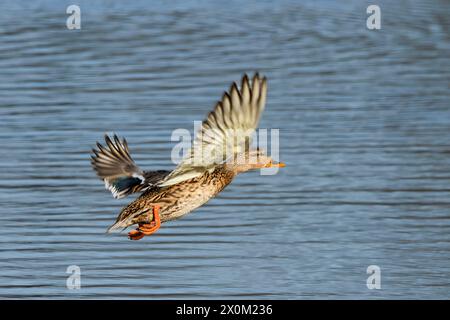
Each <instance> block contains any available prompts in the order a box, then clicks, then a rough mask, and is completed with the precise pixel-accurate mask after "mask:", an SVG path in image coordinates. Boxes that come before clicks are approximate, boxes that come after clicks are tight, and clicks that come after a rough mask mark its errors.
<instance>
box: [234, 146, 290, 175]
mask: <svg viewBox="0 0 450 320" xmlns="http://www.w3.org/2000/svg"><path fill="white" fill-rule="evenodd" d="M230 166H231V167H232V169H233V170H234V171H235V172H236V173H242V172H246V171H250V170H256V169H265V168H283V167H285V166H286V165H285V164H284V163H283V162H276V161H274V160H273V159H272V157H269V156H268V155H266V154H265V153H264V151H262V150H260V149H256V150H250V151H249V152H246V153H245V154H242V156H240V157H238V158H237V159H235V160H234V161H233V163H231V164H230ZM275 173H276V172H275Z"/></svg>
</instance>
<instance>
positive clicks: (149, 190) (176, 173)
mask: <svg viewBox="0 0 450 320" xmlns="http://www.w3.org/2000/svg"><path fill="white" fill-rule="evenodd" d="M266 93H267V80H266V78H262V79H261V78H260V77H259V75H258V74H256V75H255V76H254V77H253V79H252V81H251V83H250V81H249V79H248V77H247V76H246V75H244V77H243V78H242V82H241V88H240V89H238V86H237V84H235V83H234V84H233V85H232V86H231V88H230V91H229V92H226V93H224V95H223V96H222V100H221V101H219V102H218V103H217V104H216V107H215V108H214V110H213V111H212V112H210V113H209V114H208V117H207V118H206V120H205V121H203V123H202V127H201V129H200V131H199V134H198V135H197V137H196V139H195V141H194V144H193V146H192V149H191V151H190V152H188V156H187V157H186V158H185V159H183V161H182V162H181V163H180V164H179V165H178V166H177V167H176V168H175V169H174V170H173V171H171V172H169V171H165V170H158V171H143V170H141V169H140V168H139V167H138V166H137V165H136V163H135V162H134V161H133V159H132V158H131V156H130V153H129V150H128V144H127V142H126V140H125V139H122V140H120V139H119V138H118V137H117V136H114V137H113V139H110V138H109V137H108V136H106V137H105V142H106V147H105V146H103V145H101V144H100V143H97V148H98V149H94V150H93V153H94V155H93V156H92V166H93V168H94V170H95V171H96V172H97V174H98V176H99V177H100V178H101V179H103V181H104V182H105V186H106V188H108V189H109V190H110V191H111V192H112V193H113V195H114V197H116V198H121V197H125V196H127V195H129V194H131V193H134V192H138V191H144V192H143V194H142V195H141V196H139V197H138V198H137V199H136V200H134V201H133V202H131V203H130V204H129V205H128V206H126V207H125V208H124V209H123V210H122V212H121V213H120V215H119V216H118V218H117V220H116V222H115V223H114V224H113V225H112V226H111V227H110V228H109V229H108V232H109V231H113V230H116V229H123V228H126V227H128V226H131V225H134V224H137V225H138V228H137V229H136V230H133V231H131V232H130V233H129V237H130V238H131V239H133V240H139V239H141V238H142V237H143V236H144V235H149V234H151V233H153V232H155V231H156V230H157V229H158V228H159V226H160V224H161V223H164V222H167V221H170V220H174V219H177V218H180V217H182V216H184V215H186V214H187V213H189V212H191V211H193V210H195V209H196V208H198V207H200V206H201V205H203V204H205V203H206V202H208V200H209V199H211V198H213V197H214V196H216V195H217V194H218V193H219V192H221V191H222V190H223V189H224V188H225V187H226V186H227V185H228V184H230V183H231V181H232V180H233V178H234V177H235V176H236V175H237V174H239V173H242V172H245V171H248V170H252V169H260V168H267V167H282V166H284V165H283V164H281V163H280V164H274V163H273V162H272V159H271V158H270V157H268V156H265V155H264V154H263V152H262V151H259V150H249V145H250V136H251V134H252V133H253V132H254V131H255V130H256V128H257V125H258V122H259V118H260V116H261V113H262V111H263V110H264V105H265V100H266ZM243 132H244V133H243ZM236 137H237V138H238V139H236ZM240 138H243V139H240ZM205 150H207V152H205ZM229 150H231V157H230V154H228V153H226V152H224V151H229ZM198 155H200V156H198ZM238 159H239V160H238ZM242 159H244V160H245V161H241V160H242Z"/></svg>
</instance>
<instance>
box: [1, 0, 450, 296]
mask: <svg viewBox="0 0 450 320" xmlns="http://www.w3.org/2000/svg"><path fill="white" fill-rule="evenodd" d="M71 4H72V2H71V1H66V0H64V1H56V0H53V1H50V0H49V1H33V2H30V3H28V4H27V5H25V4H24V3H23V2H18V1H2V2H1V3H0V21H1V24H0V38H1V42H0V75H1V81H0V144H1V146H2V151H1V157H0V205H1V206H0V270H1V271H0V297H1V298H34V299H42V298H55V299H60V298H75V299H78V298H81V299H91V298H98V299H114V298H124V299H128V298H137V299H177V298H179V299H186V298H191V299H219V298H223V299H363V298H364V299H393V298H402V299H403V298H405V299H412V298H420V299H448V298H449V297H450V296H449V292H450V264H449V261H450V105H449V99H450V90H449V83H450V68H449V66H450V54H449V52H450V33H449V30H450V15H449V12H450V3H449V2H448V1H439V0H434V1H418V0H417V1H401V2H396V3H393V2H392V1H377V2H376V4H378V5H379V6H380V8H381V29H380V30H369V29H367V27H366V19H367V17H368V16H369V15H368V14H367V13H366V8H367V6H368V5H369V4H372V3H370V2H367V1H345V2H344V1H340V2H339V3H338V2H335V1H312V0H311V1H302V2H299V1H278V2H276V3H273V2H272V1H258V2H245V4H243V3H242V2H241V1H233V0H232V1H227V3H226V5H224V4H223V3H222V2H210V1H208V2H206V1H193V0H188V1H177V2H171V4H170V5H169V4H168V3H164V2H163V1H152V2H151V4H150V2H146V1H134V2H132V3H131V2H130V3H128V2H125V1H123V2H120V1H96V2H95V3H94V2H92V1H86V0H82V1H77V2H76V4H78V5H79V6H80V8H81V29H80V30H68V29H67V27H66V19H67V18H68V17H69V15H68V14H66V8H67V7H68V6H69V5H71ZM255 71H259V72H260V73H261V74H263V75H265V76H267V78H268V80H269V93H268V98H267V105H266V111H265V113H264V114H263V117H262V121H261V123H260V127H261V128H268V129H271V128H274V129H279V130H280V131H279V132H280V160H281V161H283V162H285V163H286V165H287V166H286V168H283V169H281V170H280V172H279V173H278V174H277V175H274V176H262V175H260V174H258V172H251V173H246V174H243V175H241V176H239V177H238V178H237V179H236V180H235V181H234V182H233V183H232V184H231V185H230V186H228V187H227V188H226V189H225V190H224V191H223V192H222V193H221V194H220V195H219V196H218V197H217V198H215V199H213V200H211V201H210V202H209V203H208V204H207V205H205V206H203V207H201V208H199V209H198V210H196V211H194V212H193V213H191V214H189V215H187V216H185V217H184V218H182V219H180V220H177V221H174V222H169V223H166V224H164V225H163V226H162V227H161V229H160V230H159V231H158V232H157V233H156V234H154V235H152V236H150V237H146V238H144V239H143V240H141V241H129V240H128V239H127V237H126V233H122V234H106V233H105V231H106V229H107V227H109V226H110V225H111V224H112V223H113V222H114V221H115V219H116V217H117V215H118V213H119V212H120V210H121V208H122V207H123V206H125V205H126V204H127V203H129V202H130V201H131V200H132V199H133V198H134V197H131V198H125V199H120V200H115V199H113V198H112V196H111V194H110V193H109V192H107V190H105V189H104V185H103V182H101V181H100V180H98V179H97V177H96V175H95V173H94V171H93V170H92V168H91V166H90V154H89V153H90V150H91V148H92V147H93V146H94V145H95V142H96V141H101V140H102V139H103V135H104V133H113V132H115V133H117V134H118V135H120V136H124V137H126V138H127V140H128V143H129V146H130V149H131V152H132V155H133V157H134V158H135V160H136V162H137V163H138V164H139V165H140V166H141V167H142V168H144V169H171V168H173V167H174V164H173V163H171V161H170V153H171V150H172V148H173V147H174V145H175V144H176V143H175V142H173V141H171V134H172V132H173V130H175V129H177V128H185V129H188V130H190V131H191V132H193V122H194V121H196V120H202V119H203V118H204V117H205V116H206V114H207V112H209V111H210V110H211V109H212V108H213V106H214V104H215V102H216V101H217V100H218V99H219V98H220V97H221V94H222V92H223V91H224V90H227V89H228V88H229V85H230V84H231V82H232V81H238V80H239V79H240V77H241V75H242V74H243V73H245V72H247V73H249V74H252V73H253V72H255ZM69 266H78V267H79V268H80V271H81V288H80V289H79V290H69V289H68V288H67V286H66V281H67V279H68V277H69V276H70V274H68V273H66V271H67V269H68V267H69ZM369 266H378V267H379V270H380V272H381V274H380V279H381V289H372V290H370V289H368V287H367V284H366V281H367V278H368V277H369V276H370V274H368V273H367V268H368V267H369Z"/></svg>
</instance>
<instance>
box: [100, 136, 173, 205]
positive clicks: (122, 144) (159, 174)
mask: <svg viewBox="0 0 450 320" xmlns="http://www.w3.org/2000/svg"><path fill="white" fill-rule="evenodd" d="M105 142H106V146H103V145H101V144H100V143H98V142H97V149H93V150H92V153H93V154H92V156H91V163H92V167H93V169H94V170H95V171H96V172H97V175H98V176H99V177H100V178H101V179H102V180H103V181H104V182H105V187H106V188H107V189H109V190H110V191H111V193H112V195H113V196H114V198H116V199H120V198H123V197H126V196H127V195H129V194H132V193H135V192H139V191H143V190H146V189H147V188H149V187H151V186H154V185H156V184H157V183H159V182H160V181H161V180H163V179H164V178H165V177H166V176H167V175H168V174H169V173H170V171H166V170H157V171H143V170H141V169H140V168H139V167H138V166H137V165H136V163H135V162H134V160H133V159H132V158H131V156H130V152H129V150H128V144H127V141H126V140H125V139H122V140H120V139H119V138H118V137H117V136H116V135H114V137H113V139H111V138H110V137H109V136H107V135H105Z"/></svg>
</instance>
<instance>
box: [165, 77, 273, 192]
mask: <svg viewBox="0 0 450 320" xmlns="http://www.w3.org/2000/svg"><path fill="white" fill-rule="evenodd" d="M266 95H267V79H266V78H265V77H264V78H262V79H261V78H260V77H259V75H258V74H255V76H254V77H253V79H252V81H251V83H250V81H249V79H248V77H247V75H244V76H243V78H242V81H241V88H240V89H238V86H237V85H236V83H233V84H232V85H231V88H230V90H229V92H225V93H224V94H223V96H222V100H221V101H219V102H217V104H216V106H215V108H214V110H213V111H212V112H210V113H209V114H208V117H207V118H206V119H205V120H204V121H203V122H202V127H201V128H200V130H199V132H198V133H197V136H196V138H195V140H194V143H193V146H192V148H191V150H190V152H189V153H188V156H187V157H186V158H185V159H183V161H182V162H181V163H180V164H179V165H178V166H177V167H176V168H175V170H174V171H172V172H171V173H170V174H169V175H168V176H167V177H166V178H165V179H164V180H163V181H162V182H160V183H159V184H158V185H159V186H169V185H173V184H176V183H179V182H181V181H185V180H188V179H192V178H195V177H197V176H199V175H202V174H203V173H204V172H205V171H206V170H212V169H213V168H214V167H215V166H217V165H219V164H221V163H223V162H224V161H226V160H227V158H229V157H230V156H236V155H237V154H239V153H241V152H243V151H244V150H246V148H247V149H248V145H249V144H250V140H251V139H250V138H251V135H252V134H253V133H254V131H255V130H256V128H257V127H258V123H259V119H260V117H261V113H262V112H263V110H264V106H265V103H266Z"/></svg>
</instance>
